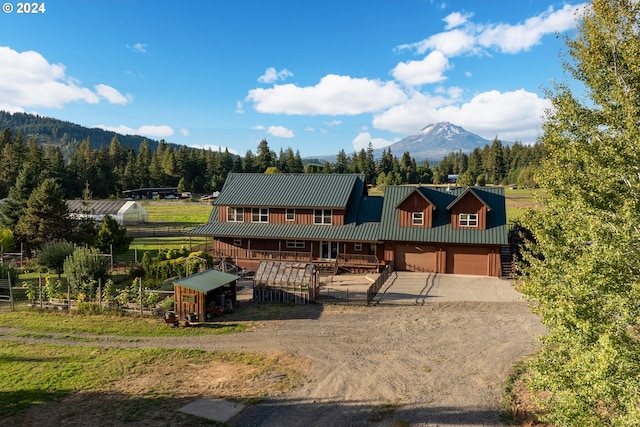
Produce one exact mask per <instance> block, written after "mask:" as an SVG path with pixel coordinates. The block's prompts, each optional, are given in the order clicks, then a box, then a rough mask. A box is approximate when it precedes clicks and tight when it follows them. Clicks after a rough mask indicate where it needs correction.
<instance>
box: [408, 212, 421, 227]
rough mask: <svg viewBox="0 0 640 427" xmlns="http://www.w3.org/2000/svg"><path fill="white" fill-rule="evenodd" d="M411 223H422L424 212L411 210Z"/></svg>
mask: <svg viewBox="0 0 640 427" xmlns="http://www.w3.org/2000/svg"><path fill="white" fill-rule="evenodd" d="M411 224H413V225H423V224H424V212H412V213H411Z"/></svg>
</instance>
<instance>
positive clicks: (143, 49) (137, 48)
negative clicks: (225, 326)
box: [126, 43, 147, 53]
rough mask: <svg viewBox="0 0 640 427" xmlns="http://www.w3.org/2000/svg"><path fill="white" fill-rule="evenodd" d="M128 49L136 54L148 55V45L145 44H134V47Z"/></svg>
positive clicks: (130, 46) (128, 46)
mask: <svg viewBox="0 0 640 427" xmlns="http://www.w3.org/2000/svg"><path fill="white" fill-rule="evenodd" d="M126 47H127V49H131V50H132V51H134V52H138V53H147V45H146V44H144V43H134V44H132V45H126Z"/></svg>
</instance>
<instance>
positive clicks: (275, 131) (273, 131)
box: [267, 126, 296, 138]
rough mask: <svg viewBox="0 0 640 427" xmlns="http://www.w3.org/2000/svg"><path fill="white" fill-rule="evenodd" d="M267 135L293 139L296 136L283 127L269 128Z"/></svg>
mask: <svg viewBox="0 0 640 427" xmlns="http://www.w3.org/2000/svg"><path fill="white" fill-rule="evenodd" d="M267 133H268V134H269V135H273V136H277V137H279V138H293V137H294V136H296V134H295V133H293V131H292V130H291V129H287V128H286V127H284V126H269V128H268V129H267Z"/></svg>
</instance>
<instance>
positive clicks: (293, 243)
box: [287, 240, 305, 249]
mask: <svg viewBox="0 0 640 427" xmlns="http://www.w3.org/2000/svg"><path fill="white" fill-rule="evenodd" d="M304 246H305V244H304V240H287V248H291V249H304Z"/></svg>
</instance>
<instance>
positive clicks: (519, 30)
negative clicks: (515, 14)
mask: <svg viewBox="0 0 640 427" xmlns="http://www.w3.org/2000/svg"><path fill="white" fill-rule="evenodd" d="M583 7H584V5H583V4H582V5H577V6H572V5H568V4H567V5H564V7H563V8H562V9H559V10H557V11H554V10H553V7H549V8H548V9H547V10H546V11H545V12H543V13H541V14H540V15H538V16H534V17H532V18H529V19H527V20H526V21H525V22H524V23H523V24H518V25H507V24H499V25H495V26H489V27H487V28H485V29H483V30H482V31H481V32H480V34H479V35H478V43H479V44H480V45H481V46H483V47H488V48H496V49H497V50H499V51H501V52H504V53H518V52H520V51H523V50H528V49H530V48H531V47H532V46H534V45H536V44H539V43H540V40H541V39H542V37H543V36H545V35H546V34H553V33H555V32H562V31H566V30H568V29H570V28H573V27H574V26H575V25H576V16H575V11H576V10H577V9H582V8H583Z"/></svg>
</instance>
